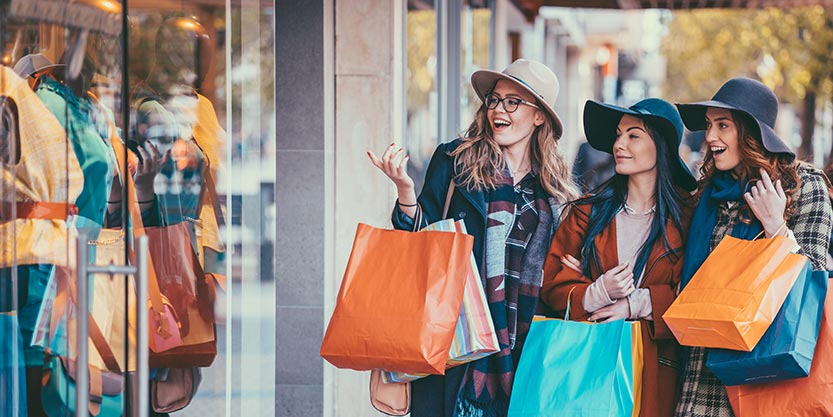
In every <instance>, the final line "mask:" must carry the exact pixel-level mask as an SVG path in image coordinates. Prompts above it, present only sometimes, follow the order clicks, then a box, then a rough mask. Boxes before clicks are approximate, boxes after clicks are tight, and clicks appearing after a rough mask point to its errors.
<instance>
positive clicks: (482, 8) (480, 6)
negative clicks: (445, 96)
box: [460, 0, 492, 132]
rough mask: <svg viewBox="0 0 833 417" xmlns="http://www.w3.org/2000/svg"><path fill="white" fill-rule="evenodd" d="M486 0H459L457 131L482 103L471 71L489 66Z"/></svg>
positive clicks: (489, 30)
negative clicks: (459, 76)
mask: <svg viewBox="0 0 833 417" xmlns="http://www.w3.org/2000/svg"><path fill="white" fill-rule="evenodd" d="M489 3H490V2H489V1H487V0H466V1H464V2H463V10H462V12H463V13H462V15H461V16H460V18H461V25H460V27H461V31H460V35H461V38H460V40H461V42H460V47H461V48H460V49H461V61H460V64H461V65H460V75H461V80H460V86H461V90H462V91H460V131H462V132H465V130H466V129H468V127H469V124H471V122H472V117H473V116H474V113H475V112H476V111H477V108H478V107H480V105H481V104H482V103H481V102H480V98H479V97H477V94H476V93H475V92H474V89H473V88H471V82H470V80H471V74H472V73H473V72H475V71H477V70H479V69H490V66H491V62H490V58H491V52H490V51H491V45H492V42H491V39H492V11H491V8H490V5H489Z"/></svg>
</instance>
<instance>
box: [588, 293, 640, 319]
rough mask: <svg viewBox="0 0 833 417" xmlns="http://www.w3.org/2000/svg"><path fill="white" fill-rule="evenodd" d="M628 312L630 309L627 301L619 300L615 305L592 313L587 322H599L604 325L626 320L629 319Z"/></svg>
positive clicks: (624, 299) (625, 299)
mask: <svg viewBox="0 0 833 417" xmlns="http://www.w3.org/2000/svg"><path fill="white" fill-rule="evenodd" d="M630 310H631V308H630V306H629V305H628V299H627V298H620V299H618V300H616V302H615V303H613V304H611V305H609V306H606V307H602V308H600V309H598V310H596V311H594V312H593V314H591V315H590V317H589V318H588V319H587V320H588V321H601V322H602V323H604V322H608V321H613V320H622V319H627V318H628V317H630V313H631V311H630Z"/></svg>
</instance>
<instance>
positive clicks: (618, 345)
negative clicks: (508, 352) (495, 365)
mask: <svg viewBox="0 0 833 417" xmlns="http://www.w3.org/2000/svg"><path fill="white" fill-rule="evenodd" d="M642 366H643V359H642V337H641V335H640V324H639V322H626V321H623V320H617V321H613V322H609V323H600V324H593V323H583V322H575V321H564V320H540V321H535V322H533V323H532V325H531V327H530V329H529V335H528V336H527V339H526V344H525V345H524V350H523V353H522V354H521V360H520V363H519V364H518V369H517V371H516V373H515V382H514V385H513V386H512V395H511V400H510V402H509V417H551V416H559V417H632V416H638V415H639V410H640V404H641V393H642Z"/></svg>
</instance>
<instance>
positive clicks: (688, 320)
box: [662, 236, 807, 352]
mask: <svg viewBox="0 0 833 417" xmlns="http://www.w3.org/2000/svg"><path fill="white" fill-rule="evenodd" d="M793 246H795V243H794V242H793V241H792V240H790V239H787V238H786V237H784V236H775V237H773V238H770V239H759V240H743V239H736V238H734V237H732V236H726V237H724V238H723V240H722V241H720V243H719V244H718V245H717V247H716V248H715V249H714V251H712V253H711V254H710V255H709V256H708V258H706V260H705V261H704V262H703V265H702V266H700V269H698V270H697V272H696V273H695V274H694V276H693V277H692V278H691V281H690V282H689V283H688V285H686V287H685V288H684V289H683V291H682V292H681V293H680V295H679V296H678V297H677V299H676V300H674V303H673V304H671V306H670V307H669V308H668V310H667V311H666V312H665V314H664V315H663V316H662V318H663V319H664V320H665V323H666V324H667V325H668V327H669V328H670V329H671V331H672V332H673V333H674V336H675V337H676V338H677V341H679V342H680V344H681V345H685V346H702V347H711V348H722V349H734V350H743V351H747V352H749V351H751V350H752V348H754V347H755V345H756V344H757V343H758V341H759V340H760V339H761V336H763V335H764V332H766V330H767V329H768V328H769V325H770V324H772V320H773V319H775V315H776V314H778V310H779V309H781V305H782V304H784V300H785V299H786V298H787V294H788V293H789V292H790V289H791V288H792V286H793V283H795V281H796V279H798V275H799V274H800V273H801V271H802V269H803V268H804V264H805V262H806V260H807V258H806V257H804V256H802V255H796V254H792V253H790V250H791V249H792V247H793Z"/></svg>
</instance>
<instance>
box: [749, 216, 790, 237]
mask: <svg viewBox="0 0 833 417" xmlns="http://www.w3.org/2000/svg"><path fill="white" fill-rule="evenodd" d="M786 226H787V221H786V220H784V223H781V226H780V227H778V230H776V231H775V233H773V234H772V236H778V235H780V234H781V231H783V230H784V228H785V227H786ZM764 233H766V230H761V232H760V233H758V234H757V235H755V238H754V239H752V240H758V239H759V238H760V237H761V236H763V235H764Z"/></svg>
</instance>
